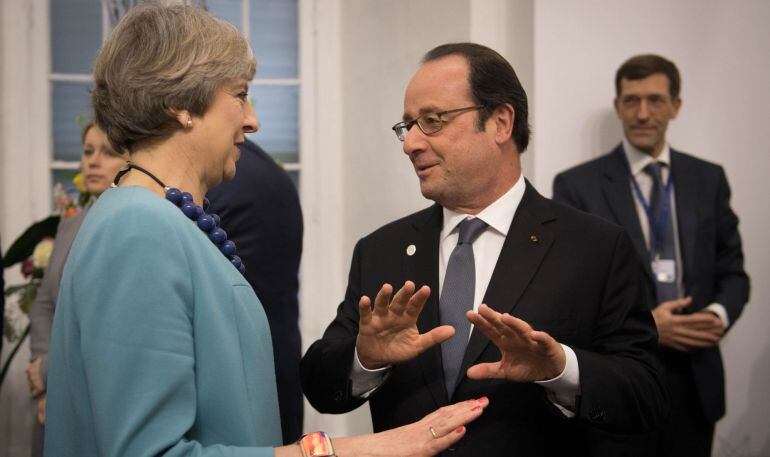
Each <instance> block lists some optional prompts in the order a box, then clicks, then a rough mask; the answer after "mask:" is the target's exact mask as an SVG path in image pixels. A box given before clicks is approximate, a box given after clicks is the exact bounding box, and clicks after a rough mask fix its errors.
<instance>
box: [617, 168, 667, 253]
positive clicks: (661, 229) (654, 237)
mask: <svg viewBox="0 0 770 457" xmlns="http://www.w3.org/2000/svg"><path fill="white" fill-rule="evenodd" d="M623 158H624V159H626V165H627V166H628V175H629V176H630V177H631V183H632V184H633V185H634V193H635V194H636V198H638V199H639V202H640V203H641V204H642V207H643V208H644V212H645V213H646V214H647V222H648V224H649V226H650V238H651V241H652V242H651V243H650V244H651V248H652V249H650V252H653V253H656V252H657V249H658V246H660V245H661V244H662V243H663V238H664V237H665V236H666V226H667V225H668V218H669V217H670V216H671V191H672V190H673V188H674V180H673V179H672V175H671V173H669V175H668V181H666V189H665V192H664V195H665V197H664V203H663V211H661V214H660V220H656V219H655V215H654V214H653V212H652V208H651V207H650V205H649V204H648V203H647V200H646V199H645V198H644V195H643V194H642V189H641V188H640V187H639V183H638V182H637V181H636V177H634V173H633V172H632V171H631V163H629V161H628V157H627V156H626V155H625V154H623Z"/></svg>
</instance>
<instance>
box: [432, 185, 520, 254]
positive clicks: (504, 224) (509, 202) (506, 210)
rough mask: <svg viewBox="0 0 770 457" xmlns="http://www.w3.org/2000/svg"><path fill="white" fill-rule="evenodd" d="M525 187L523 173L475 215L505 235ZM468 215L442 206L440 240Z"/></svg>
mask: <svg viewBox="0 0 770 457" xmlns="http://www.w3.org/2000/svg"><path fill="white" fill-rule="evenodd" d="M525 189H526V186H525V184H524V175H520V176H519V179H518V180H517V181H516V184H514V185H513V187H511V188H510V189H509V190H508V192H506V193H504V194H503V195H502V196H501V197H500V198H498V199H497V200H495V201H494V202H493V203H492V204H491V205H489V206H487V207H486V208H484V209H483V210H482V211H481V212H480V213H479V214H477V215H476V216H475V217H478V218H479V219H481V220H482V221H484V222H486V223H487V224H488V225H489V226H490V227H491V228H493V229H494V230H495V231H497V232H499V233H500V234H501V235H503V236H507V235H508V229H510V228H511V222H513V216H514V215H515V214H516V209H517V208H518V207H519V203H521V199H522V197H524V190H525ZM468 217H473V216H470V215H469V214H463V213H458V212H455V211H452V210H451V209H447V208H444V227H443V228H442V229H441V240H442V241H443V240H444V239H446V237H448V236H449V235H450V234H451V233H452V232H453V231H454V230H455V229H456V228H457V226H458V225H459V224H460V222H462V221H463V220H465V219H467V218H468Z"/></svg>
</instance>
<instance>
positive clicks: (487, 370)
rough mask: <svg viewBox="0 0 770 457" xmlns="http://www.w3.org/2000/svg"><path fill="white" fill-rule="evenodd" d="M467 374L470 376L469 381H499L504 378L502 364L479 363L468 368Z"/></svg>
mask: <svg viewBox="0 0 770 457" xmlns="http://www.w3.org/2000/svg"><path fill="white" fill-rule="evenodd" d="M465 374H466V375H468V378H469V379H494V378H498V379H499V378H502V377H503V371H502V369H501V363H500V362H493V363H478V364H476V365H473V366H472V367H470V368H468V371H466V372H465Z"/></svg>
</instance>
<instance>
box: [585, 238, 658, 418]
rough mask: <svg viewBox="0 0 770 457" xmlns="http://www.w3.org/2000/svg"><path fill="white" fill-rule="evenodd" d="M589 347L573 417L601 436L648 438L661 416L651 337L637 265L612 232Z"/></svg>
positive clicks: (654, 334) (625, 241) (654, 339)
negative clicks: (587, 424) (600, 298)
mask: <svg viewBox="0 0 770 457" xmlns="http://www.w3.org/2000/svg"><path fill="white" fill-rule="evenodd" d="M593 333H594V337H593V341H592V343H591V345H590V347H589V348H588V349H587V350H585V349H580V348H574V350H575V353H576V354H577V357H578V363H579V366H580V389H581V397H580V400H579V401H578V411H577V414H578V416H579V417H580V418H582V419H585V420H587V421H588V422H589V424H590V425H591V426H592V427H593V428H595V429H596V430H599V431H601V432H609V433H616V432H617V433H645V432H650V431H652V429H653V428H654V427H655V426H656V425H657V424H658V423H659V422H660V420H661V418H663V417H664V415H665V414H666V412H667V403H668V402H667V394H666V391H665V388H664V386H663V382H662V369H661V366H660V362H659V360H658V358H657V356H656V354H657V339H658V336H657V332H656V331H655V324H654V322H653V319H652V315H651V314H650V312H649V310H648V308H647V306H646V301H645V295H644V286H643V283H642V272H641V265H640V261H639V260H638V258H637V255H636V253H635V252H634V249H633V246H632V245H631V241H630V239H629V238H628V235H626V233H625V232H621V231H619V232H617V236H616V238H615V240H614V248H613V253H612V258H611V265H610V268H609V273H608V277H607V278H606V286H605V290H604V293H603V299H602V305H601V310H600V315H599V316H598V318H597V320H596V323H595V328H594V332H593Z"/></svg>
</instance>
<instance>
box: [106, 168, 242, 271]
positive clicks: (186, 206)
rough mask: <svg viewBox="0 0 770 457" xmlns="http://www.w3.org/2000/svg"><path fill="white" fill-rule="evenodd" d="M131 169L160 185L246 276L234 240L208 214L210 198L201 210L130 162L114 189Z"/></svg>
mask: <svg viewBox="0 0 770 457" xmlns="http://www.w3.org/2000/svg"><path fill="white" fill-rule="evenodd" d="M131 169H134V170H136V171H139V172H141V173H144V174H145V175H147V176H149V177H150V178H152V180H153V181H155V182H156V183H158V185H159V186H160V187H162V188H163V190H165V191H166V200H168V201H170V202H171V203H173V204H174V205H176V206H177V208H179V209H180V210H182V213H184V215H185V216H187V217H188V218H190V220H192V221H193V222H195V224H196V225H197V226H198V228H199V229H201V231H202V232H203V233H205V234H206V235H207V236H208V237H209V239H210V240H211V242H213V243H214V245H215V246H216V247H218V248H219V250H220V251H221V252H222V254H224V256H225V257H226V258H227V259H228V260H230V262H231V263H232V264H233V266H234V267H235V268H237V269H238V271H240V272H241V274H243V275H245V274H246V265H245V264H244V263H243V260H241V258H240V257H238V256H237V255H236V254H235V243H233V242H232V240H228V239H227V232H225V231H224V230H223V229H222V228H221V227H219V224H220V223H221V220H220V218H219V216H218V215H216V214H214V213H211V214H207V213H206V210H207V209H208V208H209V206H210V203H209V199H208V198H206V197H203V207H202V208H201V207H200V206H198V205H196V204H195V202H194V201H193V197H192V195H191V194H190V193H189V192H182V191H181V190H179V189H177V188H176V187H168V186H167V185H165V184H163V181H161V180H160V179H158V178H157V177H156V176H155V175H154V174H152V173H150V172H149V171H147V170H145V169H144V168H142V167H140V166H139V165H136V164H134V163H131V162H128V163H127V164H126V166H125V168H123V169H122V170H120V171H119V172H118V174H117V175H116V176H115V180H114V181H113V182H112V187H117V186H118V183H119V182H120V179H121V178H123V176H124V175H125V174H126V173H128V172H129V171H131Z"/></svg>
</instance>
